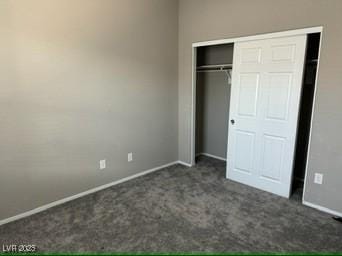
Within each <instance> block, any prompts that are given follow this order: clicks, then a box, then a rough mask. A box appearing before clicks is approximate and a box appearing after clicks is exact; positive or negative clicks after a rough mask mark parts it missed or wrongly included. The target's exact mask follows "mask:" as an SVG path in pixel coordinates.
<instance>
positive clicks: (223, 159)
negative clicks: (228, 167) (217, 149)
mask: <svg viewBox="0 0 342 256" xmlns="http://www.w3.org/2000/svg"><path fill="white" fill-rule="evenodd" d="M200 155H202V156H208V157H211V158H215V159H218V160H222V161H227V159H226V158H223V157H220V156H215V155H212V154H208V153H198V154H196V156H200Z"/></svg>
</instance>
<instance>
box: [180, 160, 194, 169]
mask: <svg viewBox="0 0 342 256" xmlns="http://www.w3.org/2000/svg"><path fill="white" fill-rule="evenodd" d="M178 163H179V164H181V165H185V166H187V167H191V166H192V165H191V164H188V163H186V162H183V161H180V160H179V161H178Z"/></svg>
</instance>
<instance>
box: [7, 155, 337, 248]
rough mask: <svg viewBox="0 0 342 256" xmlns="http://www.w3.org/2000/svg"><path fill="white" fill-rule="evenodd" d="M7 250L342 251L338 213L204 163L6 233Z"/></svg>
mask: <svg viewBox="0 0 342 256" xmlns="http://www.w3.org/2000/svg"><path fill="white" fill-rule="evenodd" d="M2 244H36V245H37V246H38V248H39V250H40V251H54V252H57V251H59V252H61V251H62V252H67V251H78V252H80V251H92V252H100V251H107V252H114V251H120V252H203V251H206V252H233V251H243V252H247V251H250V252H259V251H263V252H265V251H267V252H300V251H306V252H314V251H333V252H334V251H340V252H341V251H342V224H341V223H338V222H336V221H334V220H332V219H331V216H330V215H327V214H324V213H321V212H319V211H316V210H314V209H311V208H308V207H305V206H303V205H301V204H300V203H299V202H297V201H294V200H287V199H284V198H280V197H278V196H275V195H272V194H269V193H267V192H263V191H259V190H257V189H253V188H250V187H247V186H244V185H241V184H238V183H235V182H231V181H228V180H226V179H225V164H224V163H223V162H221V161H218V160H214V159H209V158H205V157H202V158H201V159H200V160H199V162H198V164H197V165H196V167H194V168H187V167H183V166H181V165H175V166H172V167H169V168H166V169H163V170H160V171H157V172H154V173H152V174H149V175H146V176H143V177H140V178H137V179H135V180H132V181H129V182H126V183H123V184H120V185H117V186H114V187H112V188H110V189H106V190H103V191H100V192H98V193H96V194H93V195H89V196H86V197H83V198H80V199H78V200H75V201H72V202H69V203H66V204H64V205H61V206H58V207H55V208H52V209H50V210H48V211H45V212H42V213H39V214H36V215H33V216H31V217H28V218H26V219H22V220H19V221H16V222H13V223H10V224H7V225H4V226H1V227H0V246H1V245H2Z"/></svg>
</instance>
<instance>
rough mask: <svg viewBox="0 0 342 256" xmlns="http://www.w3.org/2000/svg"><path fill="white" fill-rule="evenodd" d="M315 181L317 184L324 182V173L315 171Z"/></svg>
mask: <svg viewBox="0 0 342 256" xmlns="http://www.w3.org/2000/svg"><path fill="white" fill-rule="evenodd" d="M314 182H315V183H316V184H322V183H323V174H322V173H315V179H314Z"/></svg>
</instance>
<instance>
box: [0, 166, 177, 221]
mask: <svg viewBox="0 0 342 256" xmlns="http://www.w3.org/2000/svg"><path fill="white" fill-rule="evenodd" d="M177 163H180V161H174V162H171V163H168V164H164V165H161V166H158V167H155V168H152V169H149V170H146V171H143V172H139V173H137V174H133V175H131V176H128V177H125V178H123V179H120V180H117V181H114V182H111V183H108V184H105V185H102V186H98V187H96V188H92V189H89V190H87V191H84V192H81V193H78V194H76V195H73V196H69V197H66V198H63V199H61V200H57V201H54V202H52V203H49V204H45V205H43V206H40V207H37V208H35V209H32V210H30V211H27V212H24V213H20V214H18V215H15V216H12V217H9V218H7V219H3V220H0V226H1V225H4V224H6V223H9V222H12V221H16V220H19V219H22V218H25V217H28V216H30V215H33V214H36V213H39V212H42V211H45V210H47V209H49V208H51V207H54V206H57V205H60V204H64V203H66V202H69V201H72V200H75V199H77V198H80V197H83V196H86V195H89V194H92V193H95V192H98V191H100V190H103V189H106V188H109V187H111V186H114V185H117V184H120V183H123V182H125V181H129V180H132V179H135V178H138V177H140V176H143V175H146V174H148V173H151V172H155V171H158V170H160V169H163V168H166V167H169V166H171V165H175V164H177Z"/></svg>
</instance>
